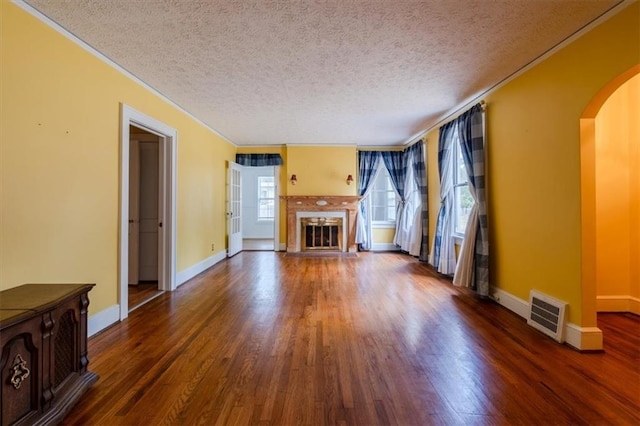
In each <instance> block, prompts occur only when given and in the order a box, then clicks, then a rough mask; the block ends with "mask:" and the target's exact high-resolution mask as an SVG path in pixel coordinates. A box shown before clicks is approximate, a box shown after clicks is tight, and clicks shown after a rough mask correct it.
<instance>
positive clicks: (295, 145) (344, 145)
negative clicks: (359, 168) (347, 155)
mask: <svg viewBox="0 0 640 426" xmlns="http://www.w3.org/2000/svg"><path fill="white" fill-rule="evenodd" d="M284 146H285V147H287V148H289V147H291V148H299V147H302V148H307V147H309V148H311V147H315V148H317V147H328V146H330V147H332V148H358V145H356V144H348V143H324V144H323V143H318V144H304V143H288V144H285V145H284Z"/></svg>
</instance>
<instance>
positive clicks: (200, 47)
mask: <svg viewBox="0 0 640 426" xmlns="http://www.w3.org/2000/svg"><path fill="white" fill-rule="evenodd" d="M26 2H27V3H28V4H29V5H31V6H33V7H34V8H36V9H37V10H39V11H40V12H41V13H43V14H44V15H46V16H47V17H49V18H50V19H52V20H53V21H55V22H56V23H58V24H59V25H61V26H62V27H64V28H65V29H67V30H68V31H69V32H71V33H73V34H74V35H75V36H76V37H78V38H80V39H81V40H83V41H84V42H86V43H87V44H89V45H90V46H92V47H93V48H95V49H96V50H98V51H99V52H101V53H102V54H103V55H105V56H107V57H108V58H110V59H111V60H112V61H113V62H115V63H117V64H119V65H120V66H121V67H123V68H125V69H126V70H128V71H129V72H130V73H132V74H134V75H135V76H137V77H138V78H139V79H141V80H143V81H144V82H146V83H147V84H148V85H149V86H151V87H153V88H154V89H156V90H157V91H158V92H160V93H162V94H163V95H164V96H166V97H167V98H169V99H170V100H172V101H173V102H175V103H176V104H178V105H180V106H181V107H182V108H183V109H185V110H186V111H188V112H189V113H190V114H192V115H193V116H195V117H197V118H198V119H199V120H201V121H202V122H204V123H205V124H206V125H208V126H209V127H211V128H212V129H214V130H215V131H217V132H218V133H220V134H222V135H223V136H225V137H226V138H227V139H229V140H230V141H232V142H233V143H235V144H237V145H271V144H277V145H280V144H356V145H360V146H377V145H382V146H392V145H401V144H404V143H407V142H409V141H410V140H411V139H412V137H414V136H415V135H417V134H419V133H420V132H422V131H424V130H425V129H427V128H429V127H432V126H433V125H434V124H435V123H436V122H438V120H439V119H440V118H442V117H443V116H444V115H445V114H446V113H447V112H448V111H451V110H452V109H453V108H455V107H456V106H458V105H460V104H462V103H464V102H466V101H468V100H469V99H471V98H473V97H475V96H478V95H480V94H482V93H483V92H484V91H485V90H487V89H488V88H490V87H491V86H493V85H495V84H496V83H498V82H500V81H501V80H503V79H504V78H506V77H508V76H509V75H510V74H512V73H513V72H515V71H517V70H518V69H520V68H522V67H523V66H525V65H526V64H528V63H529V62H531V61H532V60H534V59H535V58H537V57H538V56H540V55H541V54H543V53H544V52H545V51H547V50H548V49H550V48H552V47H553V46H555V45H556V44H558V43H560V42H561V41H563V40H564V39H566V38H567V37H569V36H570V35H572V34H573V33H574V32H576V31H577V30H579V29H580V28H582V27H583V26H584V25H586V24H588V23H589V22H591V21H593V20H594V19H595V18H597V17H598V16H600V15H601V14H603V13H604V12H606V11H607V10H609V9H610V8H611V7H613V6H615V5H616V4H618V3H620V2H621V1H620V0H424V1H409V0H325V1H321V0H295V1H294V0H189V1H185V0H144V1H142V0H139V1H135V0H27V1H26Z"/></svg>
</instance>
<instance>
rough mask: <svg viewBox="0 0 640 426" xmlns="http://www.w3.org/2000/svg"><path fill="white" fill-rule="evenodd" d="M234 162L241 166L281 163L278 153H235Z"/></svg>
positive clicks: (277, 164) (278, 164)
mask: <svg viewBox="0 0 640 426" xmlns="http://www.w3.org/2000/svg"><path fill="white" fill-rule="evenodd" d="M236 163H238V164H240V165H241V166H252V167H262V166H281V165H282V164H283V161H282V157H281V156H280V154H236Z"/></svg>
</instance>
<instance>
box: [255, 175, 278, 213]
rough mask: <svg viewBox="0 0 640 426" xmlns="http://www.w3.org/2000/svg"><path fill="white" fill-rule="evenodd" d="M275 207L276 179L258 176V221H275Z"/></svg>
mask: <svg viewBox="0 0 640 426" xmlns="http://www.w3.org/2000/svg"><path fill="white" fill-rule="evenodd" d="M275 205H276V200H275V181H274V177H273V176H258V220H273V219H274V211H275Z"/></svg>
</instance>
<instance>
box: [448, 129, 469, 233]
mask: <svg viewBox="0 0 640 426" xmlns="http://www.w3.org/2000/svg"><path fill="white" fill-rule="evenodd" d="M453 149H454V152H453V162H454V169H453V206H454V219H453V222H454V228H453V233H454V235H455V236H456V237H460V238H464V233H465V231H466V229H467V222H468V220H469V214H470V213H471V208H472V207H473V203H474V201H473V197H472V196H471V192H470V191H469V179H468V177H467V168H466V166H465V165H464V158H463V157H462V148H461V147H460V139H459V138H458V137H456V138H455V139H454V141H453Z"/></svg>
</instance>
